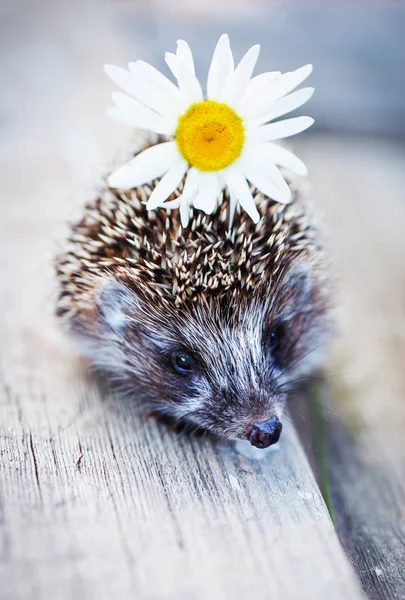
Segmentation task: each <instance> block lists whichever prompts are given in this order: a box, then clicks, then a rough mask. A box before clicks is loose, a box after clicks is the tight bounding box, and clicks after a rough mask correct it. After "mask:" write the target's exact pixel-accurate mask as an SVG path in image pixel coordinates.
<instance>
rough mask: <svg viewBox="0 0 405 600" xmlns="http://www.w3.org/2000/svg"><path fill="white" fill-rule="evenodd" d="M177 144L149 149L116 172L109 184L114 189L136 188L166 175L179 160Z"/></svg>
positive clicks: (165, 144) (171, 143) (110, 177)
mask: <svg viewBox="0 0 405 600" xmlns="http://www.w3.org/2000/svg"><path fill="white" fill-rule="evenodd" d="M178 156H179V153H178V150H177V145H176V142H163V143H162V144H156V146H151V147H150V148H147V149H146V150H144V151H143V152H141V153H140V154H138V155H137V156H135V158H133V159H132V160H130V161H129V162H127V163H126V164H125V165H123V166H122V167H120V168H119V169H117V170H116V171H114V172H113V173H112V174H111V175H110V176H109V178H108V180H107V182H108V185H109V186H110V187H113V188H134V187H137V186H138V185H143V184H144V183H147V182H148V181H151V180H152V179H155V178H156V177H160V176H161V175H162V174H163V173H166V171H168V170H169V169H170V167H171V166H172V165H173V163H174V162H175V161H176V159H177V158H178Z"/></svg>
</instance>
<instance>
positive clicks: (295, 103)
mask: <svg viewBox="0 0 405 600" xmlns="http://www.w3.org/2000/svg"><path fill="white" fill-rule="evenodd" d="M313 93H314V88H311V87H308V88H302V90H298V91H297V92H293V93H292V94H288V96H284V97H283V98H280V99H279V100H276V101H275V102H274V103H273V104H272V105H271V106H270V107H269V108H268V110H267V111H264V112H263V114H262V115H261V116H259V117H257V118H256V119H253V120H251V121H249V120H247V121H245V123H244V125H245V127H247V128H248V129H251V128H253V127H259V126H260V125H263V123H268V122H269V121H273V119H277V118H278V117H281V116H283V115H285V114H287V113H289V112H291V111H293V110H295V109H296V108H299V107H300V106H302V105H303V104H305V102H307V101H308V100H309V99H310V98H311V96H312V94H313Z"/></svg>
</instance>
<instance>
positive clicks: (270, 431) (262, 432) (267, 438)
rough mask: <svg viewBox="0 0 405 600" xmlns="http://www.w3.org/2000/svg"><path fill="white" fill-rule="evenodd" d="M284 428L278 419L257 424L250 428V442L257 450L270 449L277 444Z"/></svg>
mask: <svg viewBox="0 0 405 600" xmlns="http://www.w3.org/2000/svg"><path fill="white" fill-rule="evenodd" d="M282 428H283V426H282V424H281V423H280V421H279V419H278V418H277V417H271V419H269V420H268V421H264V422H263V423H255V424H254V425H252V427H251V428H249V432H248V438H249V441H250V443H251V444H252V446H256V448H268V447H269V446H272V445H273V444H277V442H278V440H279V439H280V435H281V430H282Z"/></svg>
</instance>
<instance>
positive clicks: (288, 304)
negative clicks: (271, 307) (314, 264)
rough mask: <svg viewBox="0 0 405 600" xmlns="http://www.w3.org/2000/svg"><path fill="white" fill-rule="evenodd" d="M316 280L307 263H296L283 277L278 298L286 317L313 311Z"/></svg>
mask: <svg viewBox="0 0 405 600" xmlns="http://www.w3.org/2000/svg"><path fill="white" fill-rule="evenodd" d="M313 289H314V280H313V276H312V272H311V270H310V268H309V267H308V265H306V264H305V263H295V264H293V265H291V266H290V268H289V269H288V270H287V272H286V273H285V275H284V276H283V278H282V280H281V283H280V287H279V293H278V294H277V296H278V302H277V303H278V304H279V306H280V307H282V309H283V313H284V314H285V317H286V318H288V317H289V316H290V315H291V314H296V313H297V312H301V313H302V312H307V311H308V310H310V309H311V304H312V293H313Z"/></svg>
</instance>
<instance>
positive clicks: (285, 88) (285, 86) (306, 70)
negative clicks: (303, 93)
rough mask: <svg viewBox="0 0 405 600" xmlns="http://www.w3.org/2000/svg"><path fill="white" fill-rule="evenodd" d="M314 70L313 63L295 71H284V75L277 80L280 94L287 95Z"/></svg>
mask: <svg viewBox="0 0 405 600" xmlns="http://www.w3.org/2000/svg"><path fill="white" fill-rule="evenodd" d="M312 70H313V67H312V65H304V66H303V67H300V68H299V69H296V70H295V71H291V72H289V73H284V75H282V76H281V77H280V79H278V80H277V84H276V87H277V88H279V92H280V95H282V96H285V95H286V94H288V93H289V92H291V91H292V90H293V89H295V88H296V87H297V86H299V85H300V84H301V83H302V82H303V81H304V80H305V79H306V78H307V77H308V76H309V75H311V73H312ZM278 97H280V96H278Z"/></svg>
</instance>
